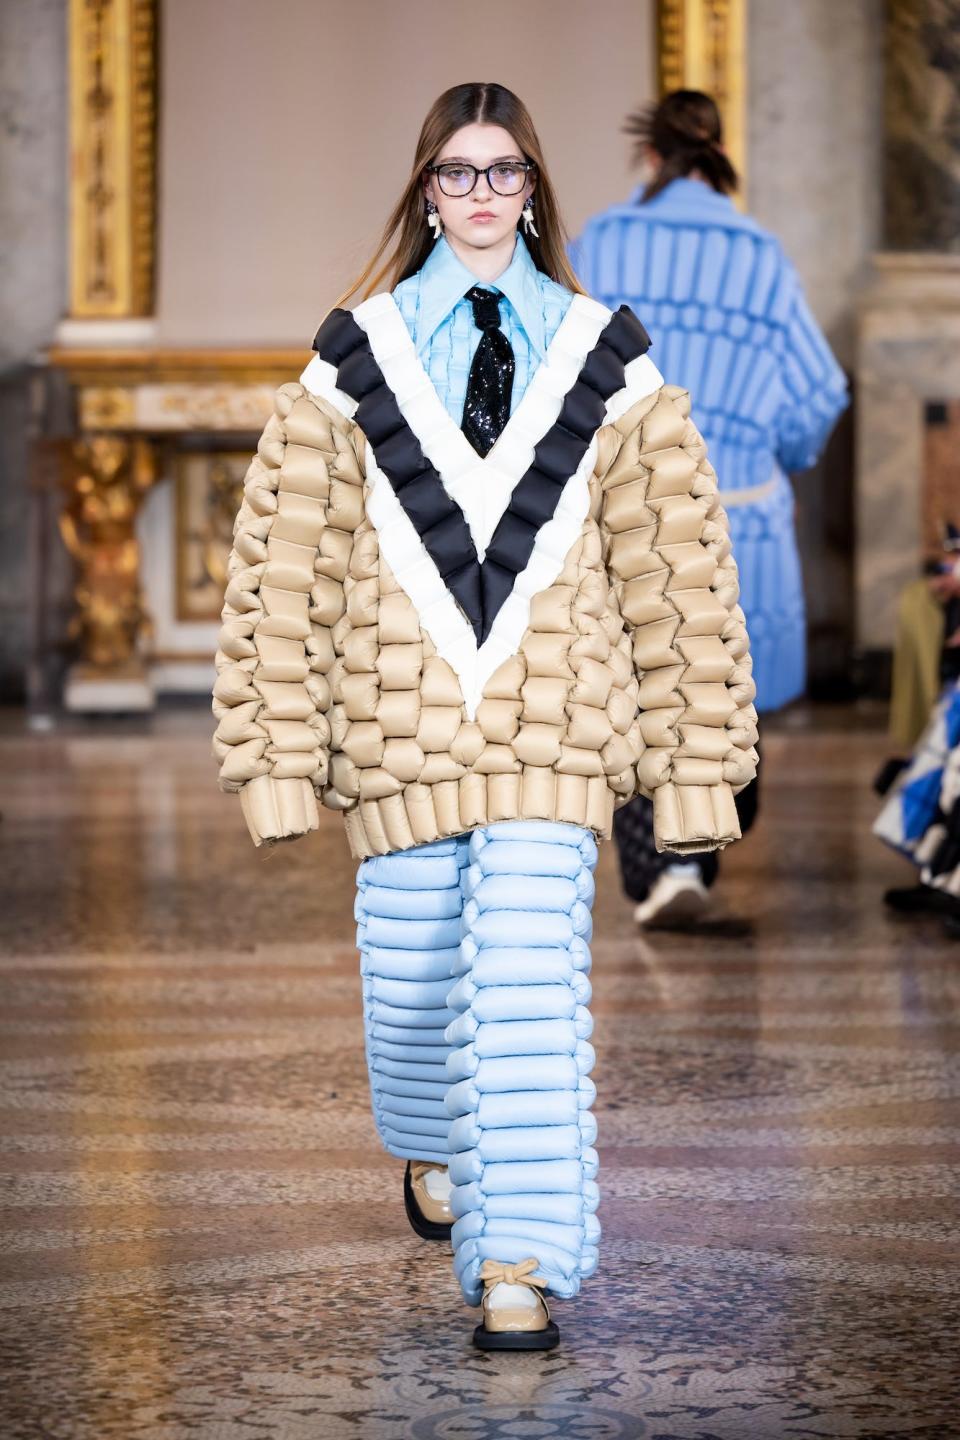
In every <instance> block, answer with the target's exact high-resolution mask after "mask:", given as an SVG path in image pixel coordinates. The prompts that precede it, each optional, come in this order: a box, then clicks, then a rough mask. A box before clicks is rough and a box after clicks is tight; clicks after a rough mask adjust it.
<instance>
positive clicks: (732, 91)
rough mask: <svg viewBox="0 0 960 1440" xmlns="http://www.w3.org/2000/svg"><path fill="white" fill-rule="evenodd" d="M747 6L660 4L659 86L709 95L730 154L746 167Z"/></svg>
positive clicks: (698, 1)
mask: <svg viewBox="0 0 960 1440" xmlns="http://www.w3.org/2000/svg"><path fill="white" fill-rule="evenodd" d="M746 9H747V0H657V85H658V89H659V92H660V94H661V95H663V94H665V93H666V92H667V91H668V90H679V89H681V88H687V89H691V90H705V91H706V92H707V93H708V94H709V95H712V96H713V97H714V99H715V100H716V102H717V104H718V105H719V107H720V114H721V115H722V117H723V129H724V135H725V137H726V148H727V150H728V151H729V154H730V159H731V160H732V161H733V163H734V165H735V166H736V168H737V170H738V171H739V172H740V174H741V176H743V175H744V174H745V167H746V159H747V156H746V148H747V147H746V77H745V66H746Z"/></svg>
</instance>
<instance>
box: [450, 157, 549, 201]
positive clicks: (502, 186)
mask: <svg viewBox="0 0 960 1440" xmlns="http://www.w3.org/2000/svg"><path fill="white" fill-rule="evenodd" d="M483 174H486V177H487V184H488V185H489V186H490V189H491V190H492V191H493V192H494V193H495V194H496V195H517V194H519V193H520V191H521V190H522V189H523V187H524V185H525V183H526V179H527V172H526V169H525V168H524V166H522V165H510V164H502V165H491V166H490V167H489V169H488V170H486V171H483V170H478V169H477V168H476V167H475V166H473V165H457V164H451V165H440V166H438V168H437V179H438V180H439V182H440V189H441V190H442V191H443V193H444V195H469V194H470V191H471V190H472V189H473V188H474V186H475V185H476V183H477V180H478V178H479V176H481V175H483Z"/></svg>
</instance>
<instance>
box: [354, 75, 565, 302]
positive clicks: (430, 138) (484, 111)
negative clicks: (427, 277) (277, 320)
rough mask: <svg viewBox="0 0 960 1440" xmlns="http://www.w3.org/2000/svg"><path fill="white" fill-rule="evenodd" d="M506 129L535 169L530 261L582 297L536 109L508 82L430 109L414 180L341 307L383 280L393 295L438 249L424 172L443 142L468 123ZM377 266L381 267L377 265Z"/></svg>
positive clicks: (466, 89) (471, 90) (469, 90)
mask: <svg viewBox="0 0 960 1440" xmlns="http://www.w3.org/2000/svg"><path fill="white" fill-rule="evenodd" d="M474 124H480V125H500V126H502V127H503V129H504V130H509V132H510V134H511V135H512V136H513V138H514V140H515V141H516V142H517V144H518V145H519V147H520V150H521V151H522V152H523V155H524V158H525V159H527V160H530V161H532V162H533V164H534V165H535V166H536V167H537V170H536V175H537V188H536V195H537V216H536V219H537V229H538V230H539V232H540V237H539V239H538V238H537V237H536V236H535V235H529V236H525V237H524V238H525V240H526V245H527V249H528V250H529V251H530V258H531V260H532V261H533V263H534V265H535V266H536V267H537V269H538V270H541V271H542V272H543V273H544V275H549V276H550V279H551V280H556V281H557V282H558V283H559V284H560V285H565V286H566V287H567V289H568V290H574V291H576V292H577V293H579V294H582V293H583V291H582V288H581V286H580V284H579V282H578V280H577V277H576V276H575V275H574V273H573V271H572V269H571V268H570V263H569V261H568V260H567V254H566V246H565V241H566V231H565V230H564V228H563V221H562V220H561V218H560V208H559V206H558V205H557V196H556V192H555V190H554V188H553V185H552V184H551V182H550V176H549V174H548V173H547V167H546V163H545V161H544V158H543V150H542V148H541V145H540V140H539V138H538V136H537V132H536V130H535V129H534V126H533V121H532V120H531V118H530V112H529V110H528V109H527V107H526V106H525V105H524V103H523V101H522V100H520V99H519V98H518V97H517V96H516V95H514V93H513V91H512V90H507V89H506V88H505V87H504V86H503V85H494V84H492V83H489V84H470V85H454V86H453V87H452V89H450V90H445V91H444V92H443V94H442V95H441V96H440V98H439V99H438V100H435V101H434V103H433V104H432V105H431V107H430V111H429V113H428V115H427V118H426V119H425V120H424V122H423V128H422V130H421V131H420V139H419V140H418V141H417V149H416V153H415V155H414V157H413V166H412V168H411V170H410V178H409V180H408V181H407V184H406V187H405V188H404V191H403V194H402V195H401V196H400V199H399V200H398V201H397V203H396V205H395V206H394V207H393V210H392V211H391V212H390V218H389V219H388V220H387V223H386V225H385V226H384V228H383V235H382V237H381V240H380V244H379V246H378V247H377V250H376V253H375V254H374V256H373V258H372V259H371V260H370V261H369V262H368V263H367V264H366V265H365V266H364V268H363V269H362V270H361V272H360V274H359V275H358V276H357V278H356V280H354V282H353V284H352V285H351V286H350V288H349V290H345V291H344V293H343V294H342V295H341V296H340V299H339V300H338V301H337V302H336V305H337V307H339V306H341V305H343V304H344V303H345V301H347V300H349V299H350V297H351V296H352V295H355V294H356V292H357V291H358V290H360V289H361V288H363V287H365V288H364V291H363V293H364V296H367V295H372V294H373V293H374V292H375V291H376V290H377V289H378V288H379V286H380V285H381V283H382V282H383V280H384V279H386V282H387V288H388V289H390V290H392V289H393V288H394V286H396V285H399V284H400V281H401V280H406V279H407V277H408V276H410V275H415V274H416V273H417V271H418V270H419V269H420V267H421V266H422V265H423V262H424V261H425V260H426V258H427V256H428V255H429V254H430V251H431V249H432V248H433V244H434V238H433V234H432V233H431V231H430V230H429V229H428V227H427V225H426V222H425V220H424V196H423V173H424V170H425V169H426V167H427V166H428V165H430V164H431V163H432V162H433V161H434V160H435V158H436V157H437V156H438V155H439V154H440V152H441V150H442V149H443V147H444V145H446V143H447V141H448V140H449V139H450V136H451V135H453V134H454V133H455V132H456V131H457V130H460V129H462V127H463V126H464V125H474ZM378 267H379V268H378Z"/></svg>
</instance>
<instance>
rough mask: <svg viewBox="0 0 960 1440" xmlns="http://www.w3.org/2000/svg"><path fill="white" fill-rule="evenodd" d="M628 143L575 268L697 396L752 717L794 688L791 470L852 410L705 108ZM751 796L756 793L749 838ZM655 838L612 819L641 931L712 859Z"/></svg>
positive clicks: (691, 892) (655, 115)
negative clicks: (611, 196)
mask: <svg viewBox="0 0 960 1440" xmlns="http://www.w3.org/2000/svg"><path fill="white" fill-rule="evenodd" d="M627 131H628V133H629V134H631V135H633V136H634V137H635V138H636V141H637V160H638V162H639V163H640V164H641V165H642V166H643V167H644V168H645V170H646V171H647V173H648V175H649V179H648V180H647V182H646V183H645V184H643V185H641V186H640V187H639V189H638V190H636V191H635V193H634V194H633V195H631V196H630V199H629V200H628V201H627V203H626V204H618V205H614V206H612V207H610V208H609V209H608V210H605V211H603V212H602V213H601V214H599V215H596V216H595V217H594V218H593V219H592V220H590V221H589V222H588V224H587V226H586V228H585V229H584V232H583V234H582V235H581V236H580V238H579V240H577V241H576V242H575V243H574V245H573V246H572V247H571V257H572V260H573V263H574V268H575V270H576V272H577V275H578V277H579V278H580V280H581V281H582V282H583V283H584V284H585V285H586V286H587V288H588V289H589V291H590V293H591V294H592V295H595V296H597V297H598V298H599V299H601V300H603V302H604V303H605V304H607V305H610V306H614V307H615V306H622V305H629V306H630V307H632V309H633V310H634V311H635V313H636V314H637V315H639V316H641V317H642V319H643V323H644V326H645V327H646V329H647V330H648V331H649V333H650V336H651V339H652V348H653V353H654V354H655V356H656V359H657V364H658V366H659V367H660V369H661V370H662V371H663V374H664V375H665V376H666V378H667V380H669V381H671V382H673V383H676V384H680V385H682V386H683V387H684V388H685V389H687V390H688V391H689V392H690V394H691V396H692V397H693V407H694V408H693V414H694V418H695V420H696V423H697V425H698V426H699V428H700V430H701V432H702V434H703V436H704V438H705V440H706V443H707V444H708V446H709V447H710V456H711V459H712V461H713V464H714V465H715V467H716V471H717V475H718V476H719V483H720V494H721V499H722V501H723V504H724V508H725V509H727V510H728V511H729V516H730V532H731V539H732V543H733V548H734V553H735V555H736V557H737V563H738V565H739V567H740V578H741V587H742V595H741V602H742V604H743V609H744V612H745V614H746V620H747V629H748V631H749V634H750V645H751V650H752V653H753V659H754V678H755V680H756V684H757V700H756V704H757V709H758V710H759V711H760V712H761V714H762V713H763V712H765V711H773V710H777V709H779V708H780V707H781V706H783V705H786V704H787V703H788V702H789V701H791V700H794V699H796V698H797V696H799V695H801V694H802V693H803V690H804V686H805V679H806V654H805V651H806V617H805V610H804V597H803V581H802V576H801V571H800V558H799V555H798V552H797V542H796V534H795V529H794V507H795V501H794V494H793V489H792V486H791V484H790V481H789V479H788V478H787V472H788V471H794V470H806V469H807V468H808V467H809V466H811V465H813V464H814V463H815V462H816V460H817V458H818V456H819V455H820V453H821V451H822V449H823V446H824V445H825V443H826V440H827V437H828V436H829V434H830V431H831V430H832V428H833V425H834V423H835V421H836V419H837V416H838V415H839V414H840V413H841V411H842V410H843V409H844V408H845V406H846V404H847V385H846V380H845V378H844V375H843V372H842V371H841V369H840V367H839V365H838V364H837V362H836V360H835V359H834V357H833V354H832V352H831V350H830V347H829V345H828V344H827V342H826V340H825V339H824V337H823V335H822V334H821V332H820V329H819V327H818V325H817V323H816V321H815V320H814V318H813V316H812V314H811V313H810V309H809V306H808V305H807V302H806V300H805V298H804V294H803V289H802V286H801V284H800V280H799V278H798V276H797V272H796V270H795V269H794V267H793V266H792V265H791V264H790V262H789V260H787V258H786V257H785V255H784V254H783V251H782V249H781V248H780V244H779V242H778V241H777V239H776V237H775V236H773V235H771V234H769V233H768V232H767V231H766V230H763V229H762V228H761V227H760V226H759V225H758V224H757V222H756V221H755V220H753V219H751V218H750V216H749V215H745V214H743V213H742V212H741V211H739V210H738V209H737V208H736V207H735V205H734V203H733V200H732V199H731V198H730V197H731V195H732V194H733V192H734V191H735V190H736V189H737V188H738V183H739V182H738V177H737V173H736V171H735V169H734V168H733V165H732V164H731V162H730V159H729V157H728V156H727V154H726V151H725V150H724V146H723V132H722V128H721V120H720V113H719V111H718V109H717V106H716V104H715V102H714V101H713V100H712V99H711V98H710V96H708V95H704V94H703V93H702V92H700V91H697V90H676V91H674V92H673V93H672V94H669V95H667V96H665V97H664V98H663V100H661V101H660V103H659V104H658V105H656V106H654V107H651V108H650V109H646V110H642V111H640V112H639V113H638V114H636V115H634V116H632V117H631V118H630V120H629V121H628V122H627ZM756 800H757V796H756V787H751V791H750V792H749V793H748V794H747V795H745V796H744V797H743V801H742V802H741V809H742V813H741V824H742V826H743V828H744V829H746V828H747V825H748V823H749V822H750V821H752V819H753V815H754V814H755V810H756ZM744 807H746V808H744ZM651 831H652V817H651V815H650V811H649V807H648V806H646V805H644V804H643V802H640V803H638V804H637V805H635V806H630V807H629V808H628V809H626V810H624V811H622V812H621V813H620V814H618V817H617V841H618V849H619V851H620V857H621V867H622V871H623V877H624V884H625V888H626V889H627V892H628V894H630V895H631V896H632V898H633V899H635V900H637V901H638V902H639V903H638V906H637V911H636V915H637V919H638V921H639V922H640V923H641V924H651V923H663V922H664V921H666V920H668V919H673V920H681V921H682V920H684V919H687V918H689V917H690V916H692V915H695V914H696V913H697V912H698V911H700V910H701V909H702V908H703V906H704V904H705V901H706V888H707V887H708V886H709V885H710V884H712V883H713V880H714V879H715V878H716V872H717V864H716V859H715V857H711V856H704V857H703V858H702V859H701V860H700V861H699V862H696V863H694V862H690V863H688V864H684V865H680V866H677V865H676V863H675V860H674V859H671V857H670V856H658V854H657V851H656V850H655V848H654V844H653V840H652V833H651Z"/></svg>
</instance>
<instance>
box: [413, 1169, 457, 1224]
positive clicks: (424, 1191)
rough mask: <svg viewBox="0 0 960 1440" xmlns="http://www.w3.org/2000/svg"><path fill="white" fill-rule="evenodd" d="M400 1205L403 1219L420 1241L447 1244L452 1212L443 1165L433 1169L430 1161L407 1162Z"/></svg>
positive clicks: (448, 1186) (447, 1181) (448, 1184)
mask: <svg viewBox="0 0 960 1440" xmlns="http://www.w3.org/2000/svg"><path fill="white" fill-rule="evenodd" d="M403 1204H404V1209H405V1210H406V1212H407V1219H408V1220H409V1221H410V1224H411V1225H412V1226H413V1228H414V1230H416V1232H417V1234H418V1235H419V1236H420V1238H421V1240H447V1241H449V1239H450V1231H451V1230H452V1228H453V1211H452V1210H451V1209H450V1180H449V1178H448V1176H447V1167H446V1165H437V1164H435V1163H434V1162H433V1161H432V1160H408V1161H407V1169H406V1173H405V1174H404V1177H403Z"/></svg>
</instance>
